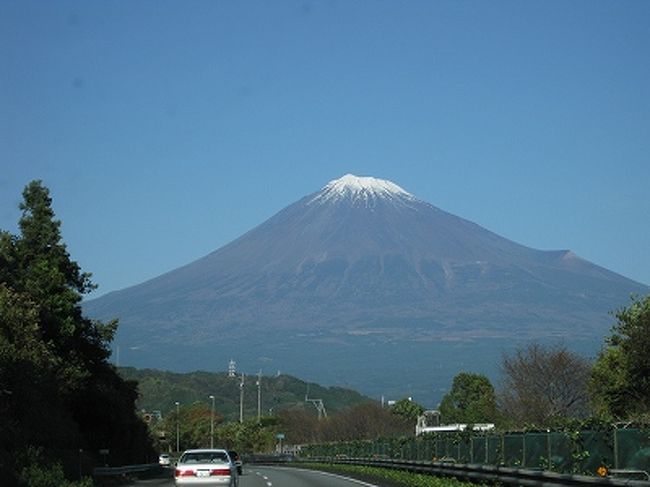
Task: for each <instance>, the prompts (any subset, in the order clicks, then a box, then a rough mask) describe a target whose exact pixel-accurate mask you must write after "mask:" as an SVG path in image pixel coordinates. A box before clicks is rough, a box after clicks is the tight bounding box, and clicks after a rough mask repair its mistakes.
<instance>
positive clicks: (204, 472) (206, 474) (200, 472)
mask: <svg viewBox="0 0 650 487" xmlns="http://www.w3.org/2000/svg"><path fill="white" fill-rule="evenodd" d="M196 476H197V477H209V476H210V471H209V470H197V471H196Z"/></svg>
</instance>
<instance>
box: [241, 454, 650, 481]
mask: <svg viewBox="0 0 650 487" xmlns="http://www.w3.org/2000/svg"><path fill="white" fill-rule="evenodd" d="M250 460H251V462H252V463H261V464H273V463H275V464H277V463H286V462H287V461H295V462H299V463H329V464H332V465H336V464H342V465H360V466H369V467H379V468H387V469H395V470H403V471H407V472H412V473H420V474H426V475H435V476H444V477H454V478H456V479H458V480H464V481H470V482H481V483H500V484H503V485H522V486H527V487H551V486H558V485H566V486H585V487H586V486H601V487H603V486H610V487H623V486H628V487H650V482H647V481H641V480H629V479H617V478H611V477H591V476H587V475H571V474H563V473H557V472H550V471H544V470H529V469H517V468H511V467H498V466H494V465H472V464H455V463H447V462H425V461H411V460H391V459H369V458H333V457H312V458H309V459H306V458H305V459H302V458H292V459H291V460H288V459H287V458H286V457H272V456H268V457H257V458H251V459H250Z"/></svg>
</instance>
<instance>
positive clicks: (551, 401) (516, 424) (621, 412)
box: [440, 296, 650, 429]
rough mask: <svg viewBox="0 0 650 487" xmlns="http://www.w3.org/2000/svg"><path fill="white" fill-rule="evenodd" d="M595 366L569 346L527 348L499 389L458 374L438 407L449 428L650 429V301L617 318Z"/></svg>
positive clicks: (635, 303) (509, 360)
mask: <svg viewBox="0 0 650 487" xmlns="http://www.w3.org/2000/svg"><path fill="white" fill-rule="evenodd" d="M614 316H615V318H616V323H615V324H614V326H613V327H612V332H611V335H610V336H609V337H607V338H606V340H605V343H604V344H603V347H602V349H601V351H600V353H599V355H598V357H597V359H596V360H595V361H594V362H593V363H592V362H590V361H589V360H587V359H585V358H584V357H582V356H580V355H578V354H576V353H573V352H571V351H570V350H568V348H567V347H566V346H555V347H552V346H551V347H549V346H542V345H539V344H532V345H528V346H527V347H524V348H521V349H519V350H517V351H516V352H515V353H514V354H512V355H506V356H504V357H503V360H502V363H501V384H500V387H499V389H498V390H495V388H494V387H493V386H492V384H491V383H490V381H489V380H488V379H487V377H485V376H483V375H481V374H472V373H461V374H458V375H457V376H456V377H455V378H454V381H453V386H452V388H451V390H450V392H449V393H448V394H447V395H446V396H445V397H444V398H443V400H442V402H441V404H440V412H441V416H442V419H443V421H444V422H445V423H486V422H491V423H496V424H497V426H500V427H501V428H503V429H509V428H523V427H532V428H534V427H542V428H552V427H561V426H563V425H564V424H566V423H567V422H575V421H581V420H582V421H588V422H592V423H593V422H594V421H596V422H600V423H615V422H620V421H625V422H636V423H640V424H649V423H650V296H647V297H645V298H640V297H633V298H632V302H631V304H630V305H629V306H628V307H626V308H623V309H621V310H619V311H617V312H616V313H615V314H614Z"/></svg>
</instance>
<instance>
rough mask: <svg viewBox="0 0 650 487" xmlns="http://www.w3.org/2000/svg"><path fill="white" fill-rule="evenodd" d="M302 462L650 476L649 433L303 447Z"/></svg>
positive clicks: (464, 436) (457, 437)
mask: <svg viewBox="0 0 650 487" xmlns="http://www.w3.org/2000/svg"><path fill="white" fill-rule="evenodd" d="M301 456H306V457H323V456H327V457H336V456H339V457H341V456H344V457H350V458H393V459H404V460H425V461H452V462H456V463H471V464H488V465H503V466H507V467H517V468H527V469H543V470H552V471H556V472H562V473H586V474H592V475H593V474H595V473H596V471H597V469H598V468H599V467H602V466H605V467H607V468H608V469H610V470H611V469H617V470H641V471H646V472H650V430H645V429H644V430H641V429H613V430H608V431H590V430H586V431H580V432H574V433H567V432H556V431H548V432H527V433H500V434H496V433H471V434H469V433H462V432H459V433H436V434H427V435H423V436H421V437H417V438H408V439H405V438H401V439H396V438H393V439H383V440H375V441H352V442H342V443H329V444H320V445H306V446H303V448H302V452H301Z"/></svg>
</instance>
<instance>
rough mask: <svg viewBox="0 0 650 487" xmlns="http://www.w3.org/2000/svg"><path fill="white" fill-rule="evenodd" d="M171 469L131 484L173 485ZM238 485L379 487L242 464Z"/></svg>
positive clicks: (315, 473)
mask: <svg viewBox="0 0 650 487" xmlns="http://www.w3.org/2000/svg"><path fill="white" fill-rule="evenodd" d="M171 475H172V474H171V471H170V472H169V473H167V475H166V476H165V478H156V479H148V480H139V481H137V482H135V483H134V484H132V485H137V486H149V487H174V479H173V478H172V476H171ZM239 487H381V486H379V485H376V484H370V483H367V482H362V481H360V480H355V479H351V478H348V477H343V476H341V475H335V474H331V473H326V472H318V471H314V470H305V469H301V468H294V467H262V466H259V467H257V466H255V465H250V466H248V465H247V466H244V474H243V475H241V476H240V477H239Z"/></svg>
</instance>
